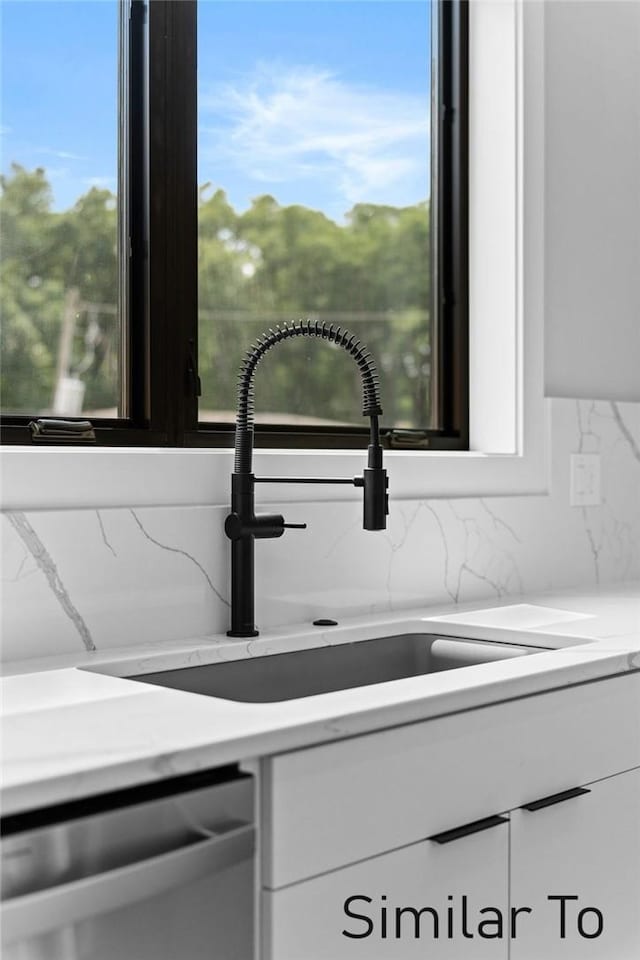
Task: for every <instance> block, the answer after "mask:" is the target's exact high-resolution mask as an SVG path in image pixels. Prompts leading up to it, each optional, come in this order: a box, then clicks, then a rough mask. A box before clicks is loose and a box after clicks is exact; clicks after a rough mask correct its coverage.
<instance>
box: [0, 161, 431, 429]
mask: <svg viewBox="0 0 640 960" xmlns="http://www.w3.org/2000/svg"><path fill="white" fill-rule="evenodd" d="M0 185H1V187H2V194H1V197H0V218H1V229H2V257H1V260H2V262H1V266H0V271H1V272H0V279H1V281H2V299H1V301H0V306H1V310H2V330H1V351H2V392H1V401H2V406H3V408H4V409H5V410H6V411H17V412H29V413H35V412H39V411H44V410H47V409H50V408H51V403H52V397H53V393H54V391H55V386H56V378H57V376H58V374H59V373H60V363H61V353H60V351H61V331H62V328H63V325H64V324H63V320H64V318H65V317H66V322H67V324H69V323H71V327H72V343H71V348H70V352H69V358H68V363H67V362H66V360H65V363H64V364H63V366H67V368H68V369H67V370H65V371H63V372H65V373H70V374H72V375H75V376H78V377H79V378H80V379H82V381H83V382H84V384H85V386H86V393H85V398H84V408H85V410H87V411H93V410H108V409H113V408H115V407H116V405H117V397H118V392H119V391H118V357H119V335H120V333H119V326H118V321H117V315H118V311H117V303H118V257H117V230H118V223H117V216H118V214H117V202H116V197H115V196H114V195H113V194H112V193H111V192H110V191H108V190H101V189H98V188H96V187H93V188H91V189H90V190H89V191H88V192H87V193H85V194H84V195H83V196H81V197H80V198H79V199H78V200H77V202H76V203H75V205H74V206H73V207H72V208H71V209H69V210H65V211H62V212H59V211H56V210H54V208H53V203H52V194H51V189H50V185H49V183H48V180H47V175H46V171H45V170H43V169H41V168H38V169H36V170H33V171H28V170H25V169H24V168H23V167H20V166H18V165H14V166H13V167H12V172H11V174H10V175H9V176H6V177H2V178H1V179H0ZM198 261H199V262H198V271H199V304H200V305H199V366H200V375H201V379H202V385H203V396H202V398H201V401H200V409H201V414H202V416H204V417H205V418H210V419H215V418H219V417H222V416H224V417H225V418H227V419H228V418H230V417H231V416H232V415H233V411H234V408H235V384H236V373H237V369H238V365H239V362H240V359H241V356H242V354H243V353H244V352H245V350H246V349H247V348H248V346H249V345H250V343H251V341H252V339H253V338H254V337H255V335H257V334H258V333H260V332H261V331H262V330H263V329H264V328H268V327H269V326H274V325H275V324H276V323H278V322H282V321H284V320H295V319H298V318H300V317H309V316H310V317H312V318H314V319H315V318H318V319H322V320H327V321H328V322H331V323H335V324H336V325H339V326H341V327H343V328H344V327H347V328H348V329H349V330H351V332H353V333H355V334H357V335H358V336H359V337H360V338H361V339H362V340H363V341H364V342H365V343H366V344H367V345H368V346H369V348H370V349H371V352H372V353H373V355H374V357H375V359H376V361H377V363H378V366H379V369H380V372H381V381H382V398H383V406H384V408H385V418H384V421H385V423H388V424H396V425H409V426H426V425H429V420H430V414H431V411H430V399H429V373H430V351H431V338H430V322H429V304H430V270H429V208H428V204H427V203H426V202H425V203H422V204H416V205H414V206H409V207H403V208H396V207H391V206H383V205H373V204H364V203H363V204H356V205H355V206H354V207H353V208H352V210H351V211H350V212H349V213H348V214H347V216H346V218H345V222H344V223H341V224H339V223H336V222H334V221H333V220H330V219H329V218H328V217H326V216H325V215H324V214H323V213H321V212H319V211H316V210H312V209H309V208H308V207H304V206H299V205H291V206H281V205H280V204H279V203H278V201H277V200H276V199H275V198H274V197H272V196H269V195H263V196H260V197H256V198H255V199H254V200H253V202H252V204H251V206H250V207H249V209H247V210H246V211H244V212H237V211H236V210H234V208H233V206H232V205H231V204H230V203H229V201H228V199H227V196H226V194H225V192H224V190H222V189H219V188H215V187H214V186H212V185H211V184H204V185H203V186H202V187H201V189H200V192H199V253H198ZM69 310H72V311H73V312H74V316H73V318H72V322H71V321H70V319H69ZM257 408H258V411H259V412H268V413H271V414H275V415H277V414H280V415H281V416H280V418H279V419H280V420H283V419H285V420H286V414H291V413H293V414H297V415H303V416H309V417H315V418H321V419H324V420H326V421H333V422H350V423H358V422H359V416H358V412H359V410H360V390H359V378H358V377H357V374H356V372H355V368H354V367H353V364H352V362H351V361H350V359H349V357H347V356H346V354H343V353H342V352H341V351H338V350H337V349H336V348H333V349H332V348H331V347H330V346H328V345H326V344H317V343H309V342H308V341H302V342H300V341H296V342H290V343H287V344H281V345H280V347H279V348H278V351H274V352H273V354H272V355H270V356H269V358H268V360H266V361H265V363H264V365H263V366H261V369H260V374H259V377H258V378H257Z"/></svg>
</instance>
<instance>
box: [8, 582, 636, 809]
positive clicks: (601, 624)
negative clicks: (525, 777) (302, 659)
mask: <svg viewBox="0 0 640 960" xmlns="http://www.w3.org/2000/svg"><path fill="white" fill-rule="evenodd" d="M639 595H640V585H639V584H638V583H626V584H615V585H608V586H604V587H600V588H591V587H590V588H588V589H585V590H571V591H567V592H564V593H554V594H545V595H540V596H528V597H523V598H520V599H519V600H518V601H514V600H513V599H511V600H505V601H503V602H501V603H499V604H497V605H496V604H495V602H494V603H489V602H484V603H477V604H474V605H471V604H468V605H466V606H455V607H454V606H449V607H444V606H440V607H425V608H424V609H422V610H409V611H401V612H399V613H397V614H393V613H391V614H385V615H380V616H375V617H370V618H364V617H359V618H357V619H354V620H351V621H348V622H347V621H344V622H343V623H342V624H341V625H340V627H334V628H329V629H326V630H323V629H321V628H317V627H309V626H308V625H307V626H304V627H302V628H287V629H286V630H282V631H278V632H276V631H272V632H265V633H264V635H263V636H261V637H259V638H258V639H256V640H251V641H244V640H231V639H229V638H228V637H226V636H212V637H202V638H199V639H196V640H189V641H181V642H175V643H162V644H145V645H141V646H138V647H123V648H117V649H111V650H109V651H105V652H100V651H96V652H92V653H86V654H80V655H77V656H69V655H67V656H63V657H50V658H47V659H46V660H44V659H41V660H35V659H34V660H29V661H20V662H14V663H9V664H5V669H4V672H5V676H4V678H3V679H2V681H1V690H0V693H1V696H2V705H3V721H2V766H3V771H2V772H3V778H2V784H3V785H2V795H1V798H2V812H3V814H4V815H6V814H9V813H14V812H19V811H22V810H27V809H32V808H35V807H41V806H46V805H48V804H52V803H60V802H63V801H66V800H72V799H77V798H79V797H83V796H88V795H91V794H95V793H101V792H104V791H109V790H115V789H118V788H121V787H125V786H131V785H133V784H137V783H143V782H149V781H153V780H159V779H163V778H165V777H170V776H178V775H180V774H184V773H189V772H192V771H195V770H200V769H205V768H208V767H214V766H218V765H221V764H225V763H230V762H235V761H244V760H250V759H252V758H255V757H259V756H265V755H267V754H273V753H280V752H283V751H286V750H292V749H297V748H300V747H304V746H307V745H310V744H314V743H321V742H326V741H328V740H333V739H340V738H342V737H348V736H352V735H354V734H360V733H366V732H367V731H371V730H376V729H381V728H384V727H389V726H394V725H397V724H402V723H410V722H413V721H416V720H424V719H428V718H430V717H435V716H442V715H443V714H448V713H456V712H458V711H460V710H466V709H469V708H472V707H480V706H484V705H488V704H492V703H497V702H500V701H504V700H509V699H513V698H516V697H521V696H525V695H532V694H536V693H542V692H544V691H548V690H552V689H557V688H561V687H564V686H571V685H574V684H578V683H584V682H587V681H590V680H595V679H599V678H603V677H607V676H614V675H616V674H621V673H626V672H629V671H631V670H640V599H639ZM390 630H391V631H392V632H398V633H400V632H412V631H416V630H419V631H421V632H433V633H438V634H441V635H442V634H445V635H450V636H456V635H457V636H465V637H475V638H477V639H491V640H498V641H503V642H517V643H519V644H531V645H532V646H543V647H549V651H548V652H543V653H538V654H536V655H535V656H528V657H521V658H518V659H510V660H503V661H498V662H494V663H488V664H482V665H479V666H474V667H473V668H469V669H461V670H450V671H445V672H441V673H436V674H431V675H426V676H420V677H411V678H408V679H404V680H396V681H392V682H389V683H382V684H376V685H374V686H367V687H359V688H357V689H352V690H342V691H337V692H335V693H328V694H322V695H320V696H314V697H307V698H305V699H302V700H289V701H284V702H279V703H237V702H233V701H229V700H222V699H216V698H213V697H207V696H201V695H197V694H191V693H183V692H179V691H175V690H170V689H166V688H163V687H157V686H150V685H148V684H143V683H138V682H136V681H132V680H129V679H126V677H127V676H133V675H136V674H141V673H145V672H147V673H148V672H152V671H156V670H163V669H174V668H177V667H187V666H196V665H199V664H207V663H215V662H220V661H225V660H233V659H238V658H244V657H251V656H260V655H263V654H271V653H282V652H285V651H287V650H292V649H304V648H308V647H315V646H320V645H331V644H335V643H339V642H341V641H342V642H344V640H345V639H347V635H348V639H349V640H363V639H367V638H373V637H376V636H388V635H389V632H390Z"/></svg>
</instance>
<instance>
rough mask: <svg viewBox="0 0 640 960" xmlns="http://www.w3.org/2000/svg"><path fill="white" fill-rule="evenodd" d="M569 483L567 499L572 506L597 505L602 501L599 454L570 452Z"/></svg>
mask: <svg viewBox="0 0 640 960" xmlns="http://www.w3.org/2000/svg"><path fill="white" fill-rule="evenodd" d="M570 483H571V487H570V495H569V500H570V503H571V506H572V507H597V506H598V505H599V504H600V503H602V496H601V491H600V454H599V453H572V454H571V481H570Z"/></svg>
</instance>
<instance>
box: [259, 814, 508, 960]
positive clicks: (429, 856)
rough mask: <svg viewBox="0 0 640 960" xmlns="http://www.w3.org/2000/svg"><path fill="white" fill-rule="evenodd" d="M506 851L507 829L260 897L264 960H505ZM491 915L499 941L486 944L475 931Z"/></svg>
mask: <svg viewBox="0 0 640 960" xmlns="http://www.w3.org/2000/svg"><path fill="white" fill-rule="evenodd" d="M508 843H509V824H508V821H506V822H504V823H501V824H499V825H498V826H494V827H492V828H490V829H487V830H485V831H483V832H482V833H476V834H473V835H471V836H466V837H463V838H460V839H457V840H455V841H452V842H451V843H447V844H442V845H439V844H437V843H432V842H430V841H426V842H422V843H416V844H413V845H412V846H410V847H403V848H402V849H401V850H394V851H392V852H391V853H387V854H384V855H383V856H381V857H374V858H373V859H371V860H366V861H365V862H364V863H357V864H353V865H352V866H350V867H344V868H343V869H342V870H337V871H335V872H332V873H328V874H325V875H324V876H322V877H316V878H315V879H313V880H306V881H304V882H303V883H298V884H294V886H292V887H287V888H286V890H276V891H263V894H262V903H261V910H262V944H261V946H262V950H261V954H260V960H414V958H415V960H418V958H421V960H424V958H425V957H430V958H433V960H484V958H486V960H506V958H507V955H508V933H509V931H508V924H507V922H506V913H507V904H508V893H507V878H508V869H507V864H508ZM449 897H451V899H449ZM463 897H464V901H463ZM352 898H353V899H352ZM364 898H367V899H364ZM383 898H385V899H383ZM463 904H464V906H463ZM345 906H346V910H345ZM488 906H490V907H492V908H494V912H492V913H491V919H492V920H493V921H495V922H493V923H491V924H490V925H487V926H486V927H484V928H483V932H484V933H485V934H487V935H489V936H491V937H492V939H483V938H481V937H480V936H479V935H478V922H479V921H482V920H483V919H488V915H487V913H486V912H485V914H480V913H479V911H480V910H482V909H484V908H486V907H488ZM383 908H384V910H383ZM396 908H400V909H401V910H402V911H403V912H402V913H401V914H400V915H398V914H397V912H396ZM425 908H427V909H425ZM449 908H450V909H451V918H452V919H451V929H450V930H449V920H448V917H449ZM463 909H464V912H465V914H466V922H465V923H464V930H463V916H462V912H463ZM346 911H348V912H346ZM412 911H416V913H413V912H412ZM420 911H423V912H422V913H421V912H420ZM431 911H433V912H431ZM495 911H499V912H500V915H501V918H503V919H504V921H505V923H504V926H503V928H502V931H500V929H499V927H498V926H497V924H499V923H500V922H501V920H500V917H498V914H497V913H496V912H495ZM343 931H345V932H346V934H351V936H347V935H345V932H343ZM465 931H466V933H467V934H472V936H471V937H470V936H468V935H467V936H465ZM500 932H502V936H501V937H500V938H499V939H497V938H496V935H497V934H498V933H500ZM449 934H451V935H449Z"/></svg>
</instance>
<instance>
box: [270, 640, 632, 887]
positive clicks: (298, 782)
mask: <svg viewBox="0 0 640 960" xmlns="http://www.w3.org/2000/svg"><path fill="white" fill-rule="evenodd" d="M561 655H562V654H559V656H561ZM638 765H640V674H630V675H628V676H624V677H618V678H614V679H612V680H604V681H600V682H597V683H588V684H584V685H582V686H576V687H570V688H567V689H565V690H561V691H554V692H551V693H545V694H540V695H538V696H532V697H527V698H523V699H520V700H514V701H511V702H507V703H502V704H498V705H496V706H491V707H483V708H480V709H478V710H473V711H469V712H467V713H461V714H456V715H454V716H449V717H442V718H439V719H434V720H427V721H425V722H422V723H415V724H411V725H409V726H404V727H396V728H393V729H389V730H384V731H381V732H380V733H373V734H368V735H366V736H362V737H355V738H352V739H350V740H343V741H340V742H337V743H331V744H326V745H322V746H319V747H313V748H310V749H308V750H299V751H295V752H292V753H288V754H282V755H281V756H277V757H273V758H270V759H267V760H265V761H263V769H262V773H263V777H262V784H263V791H264V792H263V802H262V844H263V856H262V884H263V886H264V887H267V888H270V889H277V888H278V887H282V886H285V885H286V884H290V883H295V882H297V881H300V880H302V879H305V878H307V877H312V876H314V875H316V874H319V873H324V872H326V871H328V870H333V869H336V868H338V867H341V866H344V865H346V864H349V863H355V862H356V861H358V860H365V859H367V858H369V857H371V856H375V855H378V854H380V853H383V852H384V851H387V850H392V849H393V848H395V847H400V846H403V845H407V844H411V843H415V842H416V841H419V840H423V839H424V838H426V837H429V836H431V835H432V834H434V833H440V832H441V831H444V830H449V829H453V828H455V827H458V826H460V825H461V824H465V823H468V822H470V821H473V820H479V819H482V818H484V817H488V816H491V815H492V814H495V813H499V812H501V811H505V810H510V809H513V808H514V807H518V806H520V805H521V804H523V803H526V802H527V801H531V800H535V799H537V798H539V797H543V796H548V795H550V794H553V793H556V792H560V791H562V790H566V789H568V788H570V787H574V786H576V785H578V784H582V783H587V782H589V781H592V780H597V779H600V778H602V777H606V776H611V775H613V774H615V773H618V772H619V771H621V770H625V769H629V768H631V767H634V766H638Z"/></svg>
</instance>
